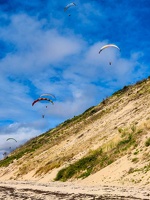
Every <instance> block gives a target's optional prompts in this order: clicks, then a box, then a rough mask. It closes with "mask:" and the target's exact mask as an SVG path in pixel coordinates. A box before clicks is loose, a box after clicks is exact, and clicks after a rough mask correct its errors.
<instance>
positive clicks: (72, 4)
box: [64, 2, 76, 11]
mask: <svg viewBox="0 0 150 200" xmlns="http://www.w3.org/2000/svg"><path fill="white" fill-rule="evenodd" d="M71 6H76V4H75V3H74V2H72V3H69V4H67V5H66V6H65V7H64V11H66V10H68V8H70V7H71Z"/></svg>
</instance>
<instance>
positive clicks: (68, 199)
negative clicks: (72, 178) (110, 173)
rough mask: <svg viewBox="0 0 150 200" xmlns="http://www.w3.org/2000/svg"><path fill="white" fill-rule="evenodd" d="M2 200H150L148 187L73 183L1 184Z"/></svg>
mask: <svg viewBox="0 0 150 200" xmlns="http://www.w3.org/2000/svg"><path fill="white" fill-rule="evenodd" d="M0 199H1V200H23V199H24V200H25V199H28V200H36V199H37V200H59V199H61V200H83V199H84V200H94V199H95V200H96V199H97V200H98V199H99V200H111V199H116V200H117V199H121V200H127V199H129V200H132V199H136V200H149V199H150V190H149V188H146V187H135V186H133V187H127V186H121V187H119V186H108V185H105V186H104V185H103V186H100V185H96V186H85V185H81V184H77V183H73V182H67V183H61V182H51V183H46V184H45V183H37V182H21V181H6V182H0Z"/></svg>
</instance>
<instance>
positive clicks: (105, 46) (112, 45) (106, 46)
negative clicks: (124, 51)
mask: <svg viewBox="0 0 150 200" xmlns="http://www.w3.org/2000/svg"><path fill="white" fill-rule="evenodd" d="M109 47H114V48H117V49H118V50H119V51H120V48H119V47H118V46H117V45H115V44H107V45H104V46H103V47H102V48H101V49H100V50H99V53H101V51H103V50H104V49H106V48H109Z"/></svg>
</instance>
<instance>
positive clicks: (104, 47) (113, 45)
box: [99, 44, 120, 65]
mask: <svg viewBox="0 0 150 200" xmlns="http://www.w3.org/2000/svg"><path fill="white" fill-rule="evenodd" d="M109 47H114V48H117V49H118V50H119V51H120V48H119V47H118V46H117V45H115V44H107V45H104V46H103V47H102V48H101V49H100V50H99V54H100V53H101V52H102V51H103V50H104V49H106V48H109ZM111 64H112V62H109V65H111Z"/></svg>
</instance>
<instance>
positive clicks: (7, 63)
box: [0, 0, 150, 158]
mask: <svg viewBox="0 0 150 200" xmlns="http://www.w3.org/2000/svg"><path fill="white" fill-rule="evenodd" d="M74 2H75V3H76V4H77V6H74V7H71V8H69V9H68V10H67V11H66V12H64V7H65V6H66V5H67V4H68V3H70V1H66V0H64V1H61V2H60V1H58V0H45V1H43V0H32V1H31V0H30V1H29V0H24V1H20V0H1V1H0V48H1V51H0V91H1V95H0V110H1V112H0V137H1V140H0V158H2V157H3V156H2V154H3V153H4V152H5V151H6V152H9V151H10V148H9V147H10V145H11V146H12V149H13V148H16V147H17V145H20V144H23V143H24V142H25V141H27V140H28V139H30V138H32V137H35V136H37V135H39V134H41V133H43V132H44V131H46V130H48V129H50V128H52V127H55V126H56V125H58V124H59V123H61V122H63V121H64V120H66V119H68V118H71V117H73V116H75V115H78V114H80V113H82V112H83V111H85V110H86V109H87V108H89V107H90V106H93V105H97V104H98V103H99V102H100V101H101V100H102V99H103V98H106V97H108V96H110V95H111V94H112V93H113V92H115V91H116V90H118V89H120V88H122V87H123V86H125V85H129V84H134V83H136V82H137V81H138V80H141V79H143V78H147V77H148V76H149V75H150V74H149V69H150V67H149V61H150V56H149V52H150V40H149V38H150V26H149V19H150V12H149V10H150V2H149V1H148V0H137V1H136V2H135V0H122V1H120V0H76V1H74ZM69 14H70V15H71V16H69ZM109 43H112V44H116V45H117V46H119V48H120V49H121V51H120V52H119V51H118V50H117V49H115V48H110V49H106V50H104V51H103V52H102V53H101V54H99V53H98V52H99V50H100V48H101V47H102V46H103V45H105V44H109ZM110 61H111V62H112V65H111V66H110V65H109V62H110ZM42 93H52V94H54V95H55V96H56V100H54V105H51V104H46V105H48V108H46V107H45V104H44V103H37V104H35V105H34V106H33V107H32V102H33V101H34V100H35V99H37V98H38V97H39V96H40V95H41V94H42ZM42 114H44V115H45V118H42ZM8 137H14V138H16V139H17V140H18V142H17V144H16V143H13V142H12V143H11V144H9V143H8V141H7V142H6V139H7V138H8Z"/></svg>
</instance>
